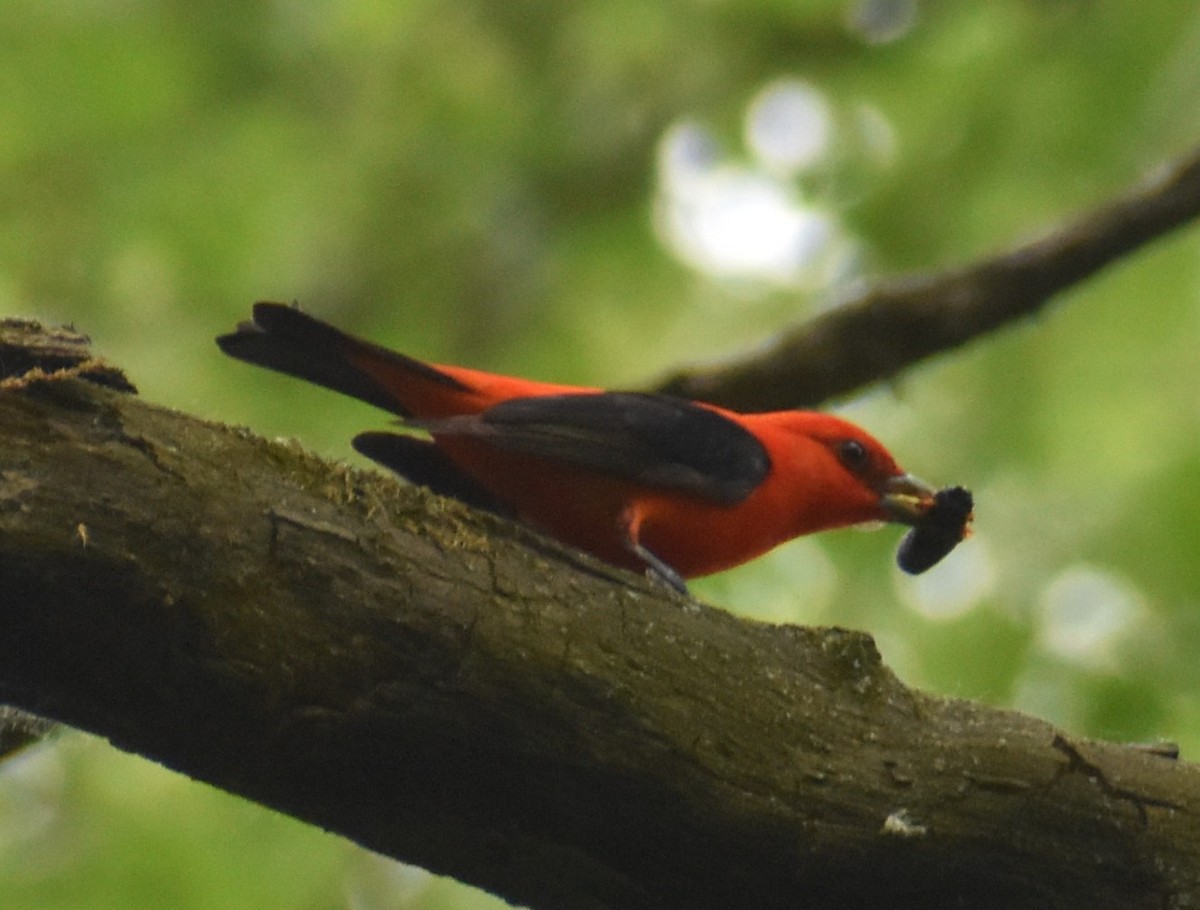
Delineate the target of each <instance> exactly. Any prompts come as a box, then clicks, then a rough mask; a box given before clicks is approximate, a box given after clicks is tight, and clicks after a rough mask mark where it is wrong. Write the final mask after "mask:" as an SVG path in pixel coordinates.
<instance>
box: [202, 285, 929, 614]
mask: <svg viewBox="0 0 1200 910" xmlns="http://www.w3.org/2000/svg"><path fill="white" fill-rule="evenodd" d="M217 343H218V344H219V345H220V347H221V349H222V350H223V351H225V353H227V354H229V355H231V356H233V357H236V358H238V359H239V360H245V361H247V362H249V363H253V364H257V365H259V366H263V367H267V368H269V369H272V370H278V371H280V372H282V373H288V374H290V375H292V376H296V377H299V378H301V379H306V380H308V381H310V382H314V383H317V384H318V385H323V386H325V387H326V388H330V389H333V390H334V391H337V392H342V393H344V394H347V395H352V396H354V397H355V398H359V399H361V400H363V401H366V402H369V403H370V404H373V405H376V406H378V407H380V408H383V409H384V410H386V411H391V412H392V413H393V414H399V415H401V416H402V417H404V418H405V423H406V424H407V425H408V426H410V427H416V428H419V429H422V430H425V431H427V432H428V433H429V435H430V436H431V437H432V439H431V440H426V439H422V438H418V437H415V436H412V435H402V434H397V433H364V434H362V435H360V436H357V437H355V439H354V447H355V448H356V449H357V450H358V451H359V452H361V453H363V454H364V455H366V456H368V457H369V458H372V459H374V460H375V461H378V462H379V463H381V464H383V465H386V466H387V467H389V468H391V469H393V470H395V471H397V472H398V473H400V474H402V475H403V476H405V477H406V478H408V479H409V480H411V481H413V482H415V483H420V484H423V485H425V486H428V487H431V488H432V489H434V490H435V491H437V492H441V493H444V494H448V495H452V496H456V497H458V498H460V499H463V500H466V501H467V502H470V503H472V504H475V505H479V506H484V507H487V508H490V509H493V510H494V511H499V512H502V513H505V514H509V515H512V516H514V517H516V518H518V519H520V520H522V521H524V522H526V523H528V524H530V525H533V526H535V527H538V528H541V529H542V530H543V531H545V532H547V533H549V534H551V535H553V536H554V537H557V538H558V539H560V540H562V541H565V542H566V543H569V544H573V545H574V546H576V547H579V548H580V549H583V550H586V551H588V552H589V553H592V554H594V555H596V556H598V557H599V558H601V559H603V560H605V561H606V562H609V563H612V564H613V565H617V566H623V567H625V568H628V569H635V570H647V569H648V570H649V571H650V573H651V574H652V575H656V576H658V577H659V578H661V579H662V580H664V581H666V582H667V583H669V584H671V585H672V586H674V587H675V588H677V589H679V590H686V588H685V586H684V583H683V579H685V578H693V577H696V576H700V575H708V574H710V573H713V572H719V571H721V570H723V569H728V568H730V567H732V566H736V565H739V564H740V563H743V562H746V561H747V560H750V559H753V558H754V557H756V556H759V555H761V554H762V553H765V552H766V551H768V550H770V549H772V548H773V547H775V546H777V545H779V544H781V543H783V542H785V541H787V540H790V539H792V538H793V537H797V536H799V535H801V534H810V533H812V532H814V531H824V530H828V529H830V528H838V527H844V526H846V525H853V524H859V523H862V522H871V521H897V522H901V523H904V524H909V525H916V526H918V527H919V526H921V524H922V519H923V517H924V516H925V515H926V513H928V512H929V510H930V508H931V507H932V505H933V503H934V496H935V490H934V489H933V488H932V487H929V486H928V485H926V484H924V483H922V482H921V481H919V480H917V479H916V478H915V477H913V476H912V475H910V474H906V473H905V472H904V471H902V470H901V469H900V468H899V467H898V466H897V465H896V462H895V460H894V459H893V458H892V456H891V455H890V454H889V453H888V451H887V450H886V449H885V448H884V447H883V446H882V445H880V443H879V442H878V441H876V440H875V439H874V438H873V437H872V436H871V435H870V434H868V433H867V432H865V431H864V430H862V429H860V428H858V427H857V426H855V425H854V424H852V423H849V422H847V421H845V420H842V419H840V418H837V417H833V416H830V415H828V414H819V413H814V412H811V411H775V412H772V413H765V414H740V413H737V412H734V411H729V410H726V409H724V408H719V407H716V406H715V405H710V404H705V403H703V402H693V401H685V400H682V399H678V398H672V397H669V396H666V395H656V394H646V393H639V392H606V391H602V390H600V389H593V388H584V387H577V386H566V385H553V384H550V383H544V382H535V381H533V380H529V379H518V378H515V377H511V376H498V375H495V374H493V373H485V372H482V371H479V370H471V369H467V368H465V367H455V366H444V365H442V364H429V363H423V362H421V361H419V360H414V359H413V358H411V357H407V356H405V355H403V354H399V353H396V352H393V351H389V350H387V349H385V348H382V347H379V346H378V345H374V344H371V343H370V342H367V341H362V340H360V339H358V338H354V337H352V336H350V335H347V334H345V333H344V332H341V331H339V330H338V329H335V328H334V327H333V326H331V325H328V324H326V323H324V322H321V321H320V320H318V319H314V318H313V317H312V316H309V315H307V314H305V313H303V312H301V311H300V310H298V309H296V308H295V307H290V306H286V305H284V304H280V303H258V304H255V306H254V321H253V322H250V323H242V324H241V325H239V326H238V329H237V331H236V332H234V333H232V334H229V335H223V336H221V337H220V338H218V339H217ZM948 549H949V548H947V552H948Z"/></svg>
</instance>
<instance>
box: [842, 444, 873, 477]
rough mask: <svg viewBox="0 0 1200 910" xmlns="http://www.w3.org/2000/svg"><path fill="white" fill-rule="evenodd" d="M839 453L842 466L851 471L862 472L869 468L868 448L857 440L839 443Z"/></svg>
mask: <svg viewBox="0 0 1200 910" xmlns="http://www.w3.org/2000/svg"><path fill="white" fill-rule="evenodd" d="M837 453H838V458H840V459H841V460H842V464H844V465H845V466H846V467H848V468H849V469H850V470H851V471H861V470H862V469H863V468H865V467H866V466H867V462H868V460H869V458H868V455H867V447H866V446H865V445H863V444H862V443H861V442H859V441H858V440H857V439H846V440H844V441H842V442H839V443H838V447H837Z"/></svg>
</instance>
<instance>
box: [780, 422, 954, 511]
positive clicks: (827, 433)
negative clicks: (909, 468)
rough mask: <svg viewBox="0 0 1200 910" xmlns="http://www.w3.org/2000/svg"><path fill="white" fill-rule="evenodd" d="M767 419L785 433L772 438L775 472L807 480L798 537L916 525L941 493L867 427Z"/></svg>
mask: <svg viewBox="0 0 1200 910" xmlns="http://www.w3.org/2000/svg"><path fill="white" fill-rule="evenodd" d="M763 416H764V417H766V416H770V417H774V418H775V425H776V427H778V428H779V429H780V430H783V431H784V432H782V433H778V434H775V433H772V434H770V439H771V440H772V443H773V444H772V443H768V451H769V454H770V456H771V459H772V464H773V466H774V468H775V470H776V471H778V472H779V474H780V476H787V475H789V474H790V475H792V476H794V477H802V478H804V481H805V482H804V484H803V485H802V486H803V487H804V488H805V489H804V490H803V491H802V492H801V493H800V497H801V499H802V500H803V501H800V502H797V503H795V504H794V505H793V508H794V509H795V512H796V514H797V520H798V521H799V522H800V523H801V524H802V525H803V527H802V528H801V529H800V530H799V531H798V533H801V534H804V533H809V532H811V531H821V530H827V529H830V528H837V527H844V526H846V525H854V524H865V523H868V522H878V521H887V522H898V523H900V524H907V525H914V524H917V523H918V522H919V521H920V520H921V518H922V516H924V515H925V514H926V513H927V512H928V511H929V509H930V507H931V506H932V505H933V502H934V495H935V494H936V492H937V491H936V490H935V489H934V488H933V487H931V486H929V484H927V483H925V482H924V481H922V480H920V479H918V478H917V477H914V476H913V475H912V474H909V473H907V472H905V471H904V470H903V469H902V468H901V467H900V466H899V465H898V464H896V460H895V459H894V458H893V457H892V455H891V453H890V452H888V450H887V449H885V448H884V447H883V444H882V443H880V442H879V440H877V439H876V438H875V437H874V436H872V435H871V434H870V433H868V432H867V431H866V430H864V429H862V428H861V427H859V426H856V425H855V424H852V423H850V422H849V421H847V420H843V419H841V418H840V417H834V416H832V415H830V414H820V413H815V412H807V411H793V412H788V413H786V415H785V414H784V413H780V412H777V413H776V414H775V415H763Z"/></svg>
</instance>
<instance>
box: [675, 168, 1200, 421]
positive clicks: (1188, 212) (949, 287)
mask: <svg viewBox="0 0 1200 910" xmlns="http://www.w3.org/2000/svg"><path fill="white" fill-rule="evenodd" d="M1197 215H1200V148H1197V149H1194V150H1193V151H1192V152H1190V153H1189V154H1188V155H1187V156H1186V157H1184V158H1182V159H1180V160H1179V161H1176V162H1174V163H1173V164H1171V165H1170V166H1168V167H1164V168H1161V169H1160V170H1159V171H1158V172H1157V173H1156V174H1155V176H1154V178H1153V179H1152V180H1148V181H1145V182H1144V183H1143V184H1142V185H1140V186H1139V187H1138V188H1136V189H1135V190H1133V191H1132V192H1130V193H1129V194H1127V195H1125V196H1123V197H1121V198H1118V199H1116V200H1114V201H1112V202H1109V203H1106V204H1104V205H1102V206H1100V207H1099V208H1097V209H1095V210H1094V211H1091V212H1089V213H1087V214H1086V215H1084V216H1083V217H1081V218H1077V219H1074V220H1072V221H1069V222H1068V223H1066V224H1065V225H1063V226H1061V227H1060V228H1058V229H1057V230H1054V231H1052V232H1050V233H1049V234H1047V235H1046V236H1044V237H1041V238H1039V239H1037V240H1034V241H1032V242H1029V243H1026V244H1023V245H1021V246H1018V247H1017V248H1015V249H1013V250H1011V251H1009V252H1006V253H1003V254H1001V255H998V256H994V257H990V258H985V259H983V260H981V261H979V262H974V263H970V264H968V265H966V266H964V267H962V268H960V269H951V270H948V271H946V272H941V273H938V274H936V275H929V276H927V277H912V278H908V279H901V280H894V281H884V282H880V283H879V284H876V285H872V286H870V287H868V288H866V289H865V290H863V291H861V292H860V293H858V294H856V295H854V296H853V297H852V298H851V299H850V300H848V301H847V302H846V303H844V304H842V305H841V306H838V307H837V308H835V309H832V310H829V311H827V312H825V313H823V314H821V315H819V316H817V317H816V318H815V319H812V320H811V321H808V322H806V323H804V324H803V325H801V326H798V327H797V328H794V329H791V330H789V331H785V332H783V333H781V334H780V335H779V336H778V337H777V338H776V339H774V340H773V341H772V342H771V344H770V345H769V346H763V347H760V348H758V349H756V350H755V351H754V352H753V353H752V354H750V355H749V356H746V357H743V358H741V359H735V360H733V361H731V362H727V363H722V364H721V365H720V366H718V367H709V368H698V369H690V370H682V371H680V372H678V373H676V374H675V375H673V376H671V377H670V378H668V379H667V380H665V381H664V382H662V383H660V384H658V385H657V389H658V390H659V391H663V392H668V393H670V394H673V395H679V396H681V397H683V398H693V399H701V400H704V401H711V402H713V403H715V404H721V405H724V406H725V407H730V408H734V409H736V410H743V411H769V410H782V409H785V408H793V407H813V406H816V405H818V404H820V403H821V402H823V401H827V400H828V399H830V398H835V397H838V396H844V395H846V394H848V393H850V392H853V391H855V390H857V389H860V388H861V387H862V386H864V385H867V384H869V383H872V382H879V381H880V380H888V379H891V378H894V377H895V376H896V375H897V374H898V373H900V372H901V371H902V370H904V369H905V368H906V367H909V366H912V365H913V364H915V363H918V362H920V361H921V360H924V359H926V358H927V357H932V356H934V355H937V354H941V353H945V352H946V351H949V350H953V349H954V348H956V347H959V346H960V345H962V344H965V343H966V342H968V341H971V340H973V339H975V338H977V337H979V336H980V335H983V334H986V333H988V332H991V331H993V330H994V329H997V328H999V327H1001V326H1003V325H1004V324H1005V323H1008V322H1012V321H1014V320H1018V319H1023V318H1028V317H1030V316H1033V315H1035V314H1036V313H1037V312H1038V311H1039V310H1041V309H1042V307H1044V306H1045V305H1046V304H1047V303H1049V302H1050V300H1051V299H1052V298H1053V297H1055V296H1056V295H1058V294H1061V293H1062V292H1064V291H1066V290H1068V289H1070V288H1071V287H1073V286H1075V285H1076V284H1078V283H1079V282H1081V281H1084V280H1086V279H1088V278H1089V277H1091V276H1092V275H1094V274H1095V273H1096V272H1098V271H1099V270H1100V269H1103V268H1106V267H1108V266H1110V265H1113V264H1114V263H1117V262H1119V261H1120V260H1121V259H1122V258H1124V257H1126V256H1129V255H1130V254H1132V253H1134V252H1136V251H1137V250H1138V249H1139V248H1141V247H1142V246H1144V245H1145V244H1147V243H1149V242H1151V241H1153V240H1156V239H1158V238H1160V237H1162V236H1163V235H1165V234H1167V233H1169V232H1171V231H1173V230H1175V229H1176V228H1179V227H1180V226H1183V225H1186V224H1189V223H1190V222H1192V221H1193V220H1194V219H1195V218H1196V217H1197Z"/></svg>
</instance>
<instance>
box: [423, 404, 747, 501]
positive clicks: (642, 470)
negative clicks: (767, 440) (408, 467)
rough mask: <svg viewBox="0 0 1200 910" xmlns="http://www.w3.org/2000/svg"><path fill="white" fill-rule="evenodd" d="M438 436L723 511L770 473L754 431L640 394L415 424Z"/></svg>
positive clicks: (497, 409) (507, 407) (509, 407)
mask: <svg viewBox="0 0 1200 910" xmlns="http://www.w3.org/2000/svg"><path fill="white" fill-rule="evenodd" d="M414 423H415V425H416V426H421V427H424V428H425V429H427V430H429V431H430V432H432V433H435V434H447V435H470V436H477V437H481V438H486V439H487V440H488V442H489V443H490V444H492V445H494V446H495V447H496V448H498V449H503V450H505V451H508V452H516V453H520V454H523V455H535V456H538V457H540V458H548V459H553V460H555V461H561V462H565V463H567V464H573V465H580V466H582V467H587V468H591V469H593V470H596V471H599V472H602V473H604V474H607V475H609V476H613V477H620V478H622V479H625V480H630V481H633V482H635V483H639V484H644V485H646V486H650V487H658V488H661V489H664V490H676V491H679V492H683V493H690V494H692V495H695V496H699V497H702V498H705V499H711V500H713V501H715V502H718V503H721V504H724V505H733V504H734V503H738V502H741V501H742V500H743V499H745V498H746V497H747V496H749V495H750V493H751V491H753V490H754V489H755V488H756V487H757V486H758V485H759V484H761V483H762V481H763V479H764V478H765V477H766V476H767V473H768V472H769V471H770V468H771V461H770V458H769V457H768V455H767V451H766V449H765V448H764V446H763V444H762V443H761V442H759V441H758V439H757V438H756V437H755V436H754V434H752V433H751V432H750V431H749V430H747V429H745V428H744V427H741V426H739V425H738V424H737V423H735V422H733V421H732V420H729V419H728V418H727V417H723V416H721V415H720V414H717V413H716V412H714V411H711V410H709V409H708V408H704V407H701V406H700V405H697V404H693V403H691V402H689V401H684V400H683V399H679V398H672V397H670V396H666V395H654V394H648V393H640V392H601V393H584V394H568V395H546V396H538V397H533V398H514V399H511V400H509V401H504V402H501V403H500V404H497V405H494V406H492V407H490V408H488V409H487V410H486V411H483V412H482V413H481V414H478V415H470V416H464V417H450V418H446V419H444V420H430V421H415V422H414Z"/></svg>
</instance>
